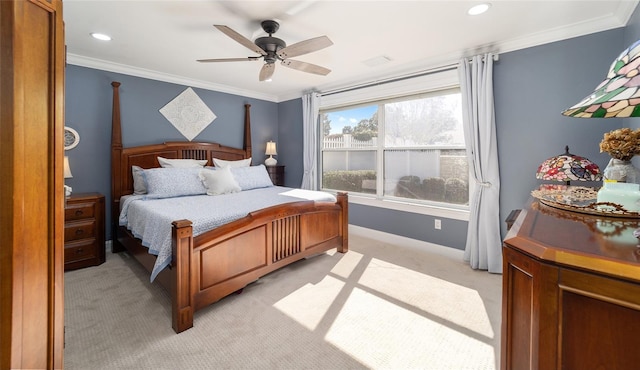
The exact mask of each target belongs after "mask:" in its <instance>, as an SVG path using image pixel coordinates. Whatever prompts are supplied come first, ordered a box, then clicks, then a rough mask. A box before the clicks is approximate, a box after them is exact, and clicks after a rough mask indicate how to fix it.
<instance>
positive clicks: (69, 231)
mask: <svg viewBox="0 0 640 370" xmlns="http://www.w3.org/2000/svg"><path fill="white" fill-rule="evenodd" d="M95 229H96V223H95V222H94V221H93V220H87V221H86V222H82V221H79V222H70V223H67V224H66V225H64V241H65V242H70V241H72V240H80V239H86V238H92V237H95V235H96V234H95Z"/></svg>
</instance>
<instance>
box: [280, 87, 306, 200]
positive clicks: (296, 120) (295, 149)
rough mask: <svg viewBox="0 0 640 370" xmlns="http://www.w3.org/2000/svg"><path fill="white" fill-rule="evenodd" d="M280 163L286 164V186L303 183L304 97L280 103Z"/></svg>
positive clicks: (296, 185) (295, 185)
mask: <svg viewBox="0 0 640 370" xmlns="http://www.w3.org/2000/svg"><path fill="white" fill-rule="evenodd" d="M278 119H279V125H278V138H279V140H280V142H279V143H278V164H283V165H285V166H286V167H285V182H284V184H285V186H288V187H291V188H299V187H300V185H301V184H302V174H303V172H304V165H303V161H302V137H303V136H302V99H293V100H289V101H286V102H282V103H280V104H278Z"/></svg>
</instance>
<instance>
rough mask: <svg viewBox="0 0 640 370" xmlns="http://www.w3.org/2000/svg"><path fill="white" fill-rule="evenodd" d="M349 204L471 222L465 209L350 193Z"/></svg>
mask: <svg viewBox="0 0 640 370" xmlns="http://www.w3.org/2000/svg"><path fill="white" fill-rule="evenodd" d="M349 203H354V204H361V205H365V206H371V207H379V208H386V209H393V210H396V211H403V212H411V213H418V214H422V215H428V216H434V217H443V218H449V219H453V220H461V221H469V211H468V210H465V209H455V208H445V207H438V206H434V205H427V204H414V203H407V202H402V201H395V200H387V199H385V200H380V199H375V198H370V197H366V196H362V195H359V194H351V193H349Z"/></svg>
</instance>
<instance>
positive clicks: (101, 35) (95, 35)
mask: <svg viewBox="0 0 640 370" xmlns="http://www.w3.org/2000/svg"><path fill="white" fill-rule="evenodd" d="M91 37H93V38H94V39H98V40H102V41H111V36H109V35H105V34H104V33H97V32H93V33H92V34H91Z"/></svg>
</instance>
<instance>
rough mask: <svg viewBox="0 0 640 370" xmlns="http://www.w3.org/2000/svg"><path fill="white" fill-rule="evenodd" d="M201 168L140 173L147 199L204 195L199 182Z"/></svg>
mask: <svg viewBox="0 0 640 370" xmlns="http://www.w3.org/2000/svg"><path fill="white" fill-rule="evenodd" d="M200 171H202V169H201V168H151V169H148V170H144V171H142V176H143V177H144V181H145V183H146V185H147V198H171V197H180V196H184V195H202V194H206V192H207V189H206V188H205V187H204V185H203V184H202V181H200V177H199V176H198V172H200Z"/></svg>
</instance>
